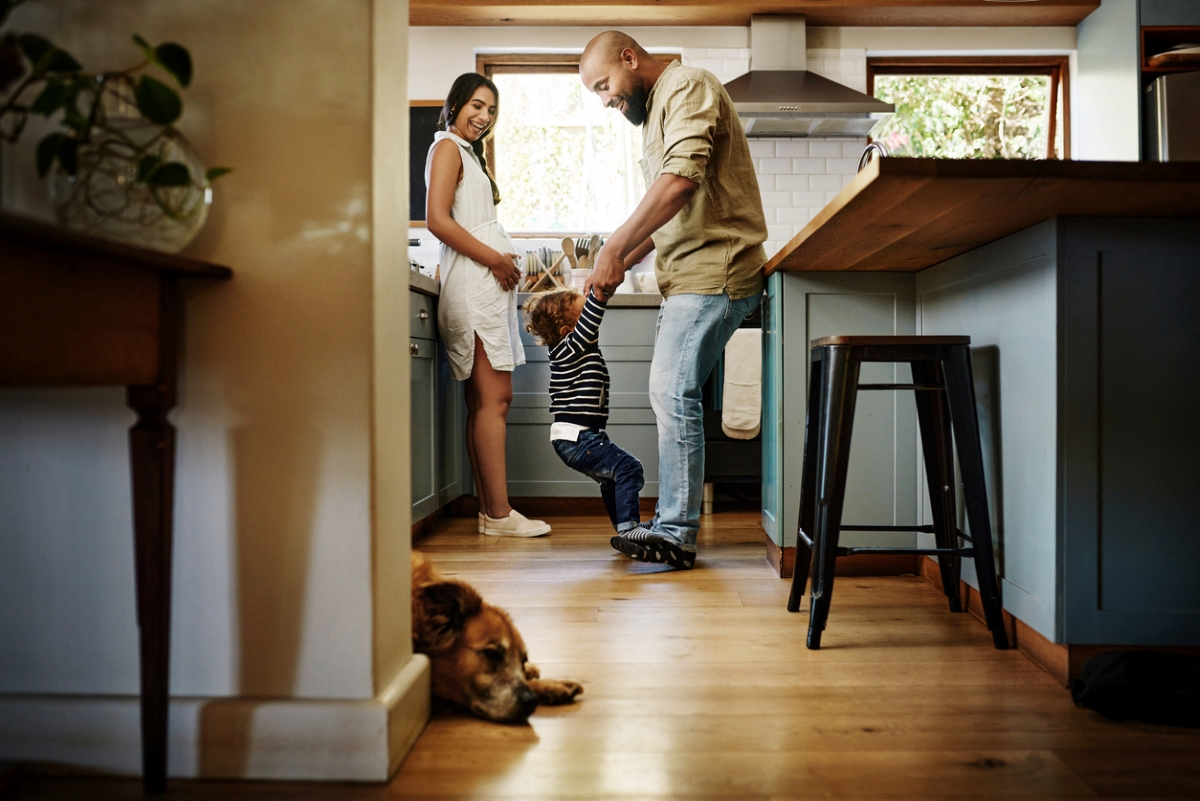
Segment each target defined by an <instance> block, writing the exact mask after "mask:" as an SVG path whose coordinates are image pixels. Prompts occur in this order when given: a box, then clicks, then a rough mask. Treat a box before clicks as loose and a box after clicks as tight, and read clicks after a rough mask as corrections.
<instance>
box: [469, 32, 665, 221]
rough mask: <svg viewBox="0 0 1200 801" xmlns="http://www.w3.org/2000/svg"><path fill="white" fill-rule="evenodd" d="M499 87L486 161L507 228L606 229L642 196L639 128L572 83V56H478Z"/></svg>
mask: <svg viewBox="0 0 1200 801" xmlns="http://www.w3.org/2000/svg"><path fill="white" fill-rule="evenodd" d="M478 71H479V72H481V73H483V74H484V75H487V76H488V77H489V78H491V79H492V80H493V81H494V82H495V83H496V88H497V89H498V90H499V91H500V118H499V120H498V121H497V123H496V130H495V132H494V133H493V135H492V136H491V138H490V139H489V140H488V161H489V163H490V165H491V167H492V171H493V174H494V175H495V176H496V183H497V184H499V186H500V194H501V197H502V200H501V202H500V205H499V207H497V214H498V216H499V218H500V222H501V223H502V224H503V225H504V227H505V228H506V229H508V230H509V231H511V232H515V233H541V234H552V233H553V234H562V233H574V234H583V233H596V232H598V233H607V232H610V231H612V230H613V229H615V228H616V227H617V226H618V225H620V224H621V223H622V222H624V221H625V219H626V218H627V217H628V216H629V214H630V213H631V212H632V211H633V210H634V208H636V207H637V204H638V202H639V201H640V200H641V199H642V196H643V195H644V194H645V193H646V186H645V182H644V180H643V179H642V171H641V168H640V167H639V166H638V162H639V161H640V160H641V158H642V129H641V128H637V127H635V126H633V125H630V124H629V122H628V121H627V120H626V119H625V118H624V117H623V116H621V115H620V114H618V113H617V112H615V111H612V110H611V109H606V108H604V107H603V106H602V105H601V104H600V101H599V98H597V97H596V96H595V95H593V94H592V93H591V92H589V91H587V90H586V89H584V86H583V84H582V83H581V82H580V80H579V56H578V55H570V54H567V55H510V56H480V57H479V58H478Z"/></svg>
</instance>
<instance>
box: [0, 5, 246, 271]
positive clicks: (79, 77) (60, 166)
mask: <svg viewBox="0 0 1200 801" xmlns="http://www.w3.org/2000/svg"><path fill="white" fill-rule="evenodd" d="M26 1H27V0H0V28H2V26H3V25H4V23H5V22H6V20H7V17H8V15H9V14H10V13H11V11H12V10H13V9H14V8H16V7H17V6H19V5H21V4H22V3H24V2H26ZM133 45H134V47H135V48H136V49H137V51H138V52H139V53H140V56H141V58H140V60H139V61H138V62H137V63H136V64H134V65H132V66H130V67H127V68H125V69H119V70H108V71H102V72H92V71H88V70H86V69H84V67H83V66H82V65H81V64H80V63H79V62H78V61H76V59H75V58H74V57H72V56H71V54H70V53H68V52H67V51H65V50H63V49H62V48H60V47H58V46H56V45H55V44H54V43H52V42H50V41H49V40H47V39H45V38H44V37H41V36H38V35H36V34H31V33H24V34H18V33H12V32H9V33H0V139H2V140H4V141H7V142H10V143H11V142H15V141H17V140H18V139H19V138H20V136H21V134H22V133H23V132H24V130H25V128H26V125H27V123H28V122H29V120H30V118H31V117H35V116H40V117H44V118H46V119H48V120H53V121H56V122H57V124H58V125H57V128H58V129H57V130H55V131H53V132H51V133H48V134H46V135H45V136H43V137H42V139H41V140H40V141H39V142H38V145H37V151H36V152H37V156H36V158H37V171H38V175H39V176H40V177H42V178H44V179H47V180H48V181H49V190H50V200H51V204H52V205H53V207H54V210H55V214H56V215H57V216H58V218H59V220H60V221H61V222H63V223H64V224H66V225H67V226H68V227H71V228H74V229H77V230H82V231H86V232H88V233H92V234H95V235H98V236H104V237H107V238H111V239H119V240H122V241H126V242H132V243H135V244H139V245H144V246H147V247H153V248H156V249H159V250H165V251H170V252H174V251H178V250H180V249H181V248H183V247H184V246H185V245H186V244H187V243H188V242H190V241H191V239H192V238H193V237H194V236H195V235H196V234H197V233H198V232H199V231H200V229H201V228H202V227H203V225H204V221H205V219H206V218H207V215H208V206H209V205H210V203H211V200H212V189H211V187H212V183H213V182H214V181H216V180H217V179H218V178H220V177H221V176H222V175H225V174H226V173H228V172H229V169H227V168H224V167H215V168H212V169H207V170H206V169H205V168H204V166H203V164H202V163H201V161H200V159H199V157H198V156H197V155H196V152H195V150H193V148H192V147H191V145H190V144H189V143H188V141H187V139H186V138H185V137H184V136H183V134H182V133H180V132H179V130H178V129H177V128H175V122H176V121H177V120H178V119H179V117H180V115H181V114H182V113H183V101H182V100H181V99H180V96H179V93H178V92H177V91H176V89H175V88H172V86H171V85H170V84H175V85H176V86H177V87H178V88H179V89H183V88H186V87H187V86H188V85H189V84H190V83H191V80H192V59H191V55H190V54H189V53H188V51H187V50H186V49H185V48H184V47H183V46H181V45H179V44H177V43H175V42H164V43H162V44H159V45H151V44H150V43H148V42H147V41H146V40H145V39H143V38H142V37H141V36H137V35H135V36H133ZM156 75H157V76H160V77H162V78H164V79H165V80H160V79H159V77H156Z"/></svg>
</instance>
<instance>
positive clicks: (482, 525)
mask: <svg viewBox="0 0 1200 801" xmlns="http://www.w3.org/2000/svg"><path fill="white" fill-rule="evenodd" d="M486 517H487V515H485V514H484V513H483V512H480V513H479V533H480V534H482V533H483V530H484V529H485V528H487V524H486V523H485V522H484V518H486Z"/></svg>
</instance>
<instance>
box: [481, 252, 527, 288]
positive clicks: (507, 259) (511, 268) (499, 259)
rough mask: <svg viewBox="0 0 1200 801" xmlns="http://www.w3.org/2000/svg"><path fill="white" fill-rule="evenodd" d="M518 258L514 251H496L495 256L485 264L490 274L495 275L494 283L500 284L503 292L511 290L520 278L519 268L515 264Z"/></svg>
mask: <svg viewBox="0 0 1200 801" xmlns="http://www.w3.org/2000/svg"><path fill="white" fill-rule="evenodd" d="M519 258H520V256H519V255H517V254H516V253H500V252H499V251H497V252H496V256H495V258H494V259H492V261H491V262H490V263H489V264H488V265H487V266H488V268H489V269H490V270H491V271H492V275H494V276H496V283H498V284H500V288H501V289H503V290H504V291H505V292H511V291H512V290H513V289H515V288H516V286H517V283H518V282H520V280H521V268H520V267H518V266H517V259H519Z"/></svg>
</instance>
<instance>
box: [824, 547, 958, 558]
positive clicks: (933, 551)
mask: <svg viewBox="0 0 1200 801" xmlns="http://www.w3.org/2000/svg"><path fill="white" fill-rule="evenodd" d="M867 553H872V554H881V553H887V554H904V555H908V556H971V557H973V556H975V549H974V548H838V549H837V555H838V556H853V555H855V554H867Z"/></svg>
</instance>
